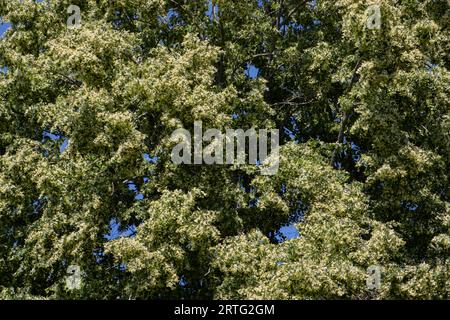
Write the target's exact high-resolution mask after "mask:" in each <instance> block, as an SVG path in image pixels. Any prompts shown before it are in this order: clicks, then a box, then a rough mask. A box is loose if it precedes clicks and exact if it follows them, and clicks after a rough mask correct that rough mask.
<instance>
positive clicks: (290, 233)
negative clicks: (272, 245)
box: [277, 224, 300, 241]
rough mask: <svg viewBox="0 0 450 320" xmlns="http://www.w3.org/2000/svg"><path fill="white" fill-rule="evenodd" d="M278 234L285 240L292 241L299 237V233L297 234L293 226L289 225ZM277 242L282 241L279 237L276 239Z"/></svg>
mask: <svg viewBox="0 0 450 320" xmlns="http://www.w3.org/2000/svg"><path fill="white" fill-rule="evenodd" d="M279 232H280V233H281V234H282V235H283V236H284V237H285V238H286V239H285V240H292V239H295V238H298V237H300V233H299V232H298V230H297V228H296V227H295V225H293V224H291V225H288V226H284V227H281V228H280V230H279ZM277 240H278V241H284V239H282V238H281V237H278V239H277Z"/></svg>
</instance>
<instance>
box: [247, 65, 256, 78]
mask: <svg viewBox="0 0 450 320" xmlns="http://www.w3.org/2000/svg"><path fill="white" fill-rule="evenodd" d="M245 75H246V76H247V77H249V78H252V79H255V78H257V77H258V75H259V69H258V68H257V67H255V65H253V64H251V63H248V64H247V68H246V69H245Z"/></svg>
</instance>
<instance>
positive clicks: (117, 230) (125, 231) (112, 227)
mask: <svg viewBox="0 0 450 320" xmlns="http://www.w3.org/2000/svg"><path fill="white" fill-rule="evenodd" d="M135 234H136V226H135V225H130V226H127V227H126V228H121V226H120V223H119V221H117V219H116V218H113V219H111V220H110V221H109V233H107V234H105V235H104V237H105V239H106V240H108V241H112V240H116V239H118V238H128V237H133V236H134V235H135Z"/></svg>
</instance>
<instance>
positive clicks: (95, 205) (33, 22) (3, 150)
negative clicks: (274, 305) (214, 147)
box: [0, 0, 450, 299]
mask: <svg viewBox="0 0 450 320" xmlns="http://www.w3.org/2000/svg"><path fill="white" fill-rule="evenodd" d="M370 5H375V6H377V5H378V8H379V12H380V14H381V16H380V17H375V18H374V16H373V15H374V14H376V10H375V11H371V10H368V8H369V6H370ZM69 6H77V7H78V8H79V9H80V14H81V19H80V20H79V25H77V27H72V28H69V27H68V19H70V16H71V14H73V11H71V10H69V13H68V8H69ZM72 8H73V7H72ZM374 12H375V13H374ZM75 14H76V13H75ZM0 16H1V17H3V20H5V21H9V22H10V23H11V29H10V30H8V31H7V32H6V34H5V35H4V38H3V39H2V40H1V41H0V64H1V65H2V66H3V72H2V75H1V79H0V297H1V298H21V297H22V298H48V299H55V298H70V299H79V298H91V299H92V298H95V299H115V298H123V299H128V298H130V299H136V298H144V299H157V298H194V299H198V298H202V299H223V298H236V299H241V298H244V299H245V298H246V299H251V298H261V299H305V298H325V299H326V298H352V299H392V298H402V299H417V298H436V299H448V298H449V293H450V292H449V290H450V289H449V288H450V259H449V257H450V213H449V212H450V211H449V209H450V202H449V180H448V172H449V169H450V168H449V167H450V166H449V159H450V148H449V146H450V143H449V142H450V139H449V125H450V122H449V119H450V118H449V117H450V112H449V105H450V103H449V102H450V98H449V97H450V95H449V93H450V92H449V91H450V87H449V83H450V73H449V70H448V69H449V52H448V49H449V47H448V45H449V42H448V41H449V40H448V39H450V31H449V28H448V27H449V21H450V20H449V19H448V18H449V4H448V2H447V1H445V0H437V1H430V0H426V1H423V0H422V1H380V2H378V3H377V2H373V3H366V2H365V1H354V0H333V1H328V0H323V1H317V2H307V1H299V0H295V1H294V0H259V1H256V0H252V1H248V0H245V1H244V0H216V1H214V2H213V3H210V1H200V0H197V1H187V0H121V1H106V0H96V1H94V0H71V1H68V0H67V1H66V0H61V1H46V0H44V1H31V0H27V1H23V2H21V3H16V2H13V1H8V2H3V1H2V2H1V4H0ZM378 18H381V19H380V21H376V22H380V23H379V25H376V23H375V24H374V26H375V28H372V27H373V25H369V24H368V21H369V20H370V19H378ZM72 25H73V24H72ZM378 27H379V28H378ZM251 71H252V72H253V73H254V74H252V72H251ZM195 121H202V122H203V126H204V128H217V129H219V130H222V131H225V129H226V128H233V129H243V130H247V129H250V128H252V127H253V128H263V129H279V130H280V132H281V133H282V136H281V141H280V143H281V147H280V169H279V171H278V173H277V174H276V175H274V176H262V175H260V174H258V171H257V168H256V167H255V166H252V165H241V166H235V165H201V166H199V165H176V164H174V163H172V161H171V157H170V154H171V149H172V147H173V141H171V139H170V136H171V134H172V132H174V131H175V130H176V129H178V128H182V127H183V128H187V129H189V128H192V127H193V124H194V122H195ZM292 223H293V224H295V226H296V228H297V229H298V231H299V234H300V236H299V237H298V238H294V239H289V240H288V239H286V238H285V237H284V236H283V234H282V232H281V231H280V228H281V227H283V226H286V225H289V224H292ZM112 230H113V231H112ZM114 230H115V231H114ZM73 265H76V266H78V267H79V269H80V270H81V275H80V276H81V278H82V281H81V283H82V285H81V287H79V288H75V289H74V288H68V287H67V286H66V278H67V276H68V275H67V270H68V268H69V266H73ZM371 266H376V267H378V268H379V269H380V272H381V286H380V287H379V288H378V289H370V288H368V287H367V285H366V280H367V277H368V273H367V270H368V268H369V267H371ZM74 270H75V269H74Z"/></svg>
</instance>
